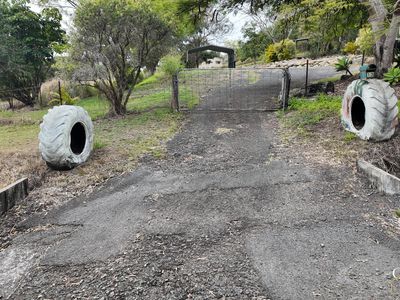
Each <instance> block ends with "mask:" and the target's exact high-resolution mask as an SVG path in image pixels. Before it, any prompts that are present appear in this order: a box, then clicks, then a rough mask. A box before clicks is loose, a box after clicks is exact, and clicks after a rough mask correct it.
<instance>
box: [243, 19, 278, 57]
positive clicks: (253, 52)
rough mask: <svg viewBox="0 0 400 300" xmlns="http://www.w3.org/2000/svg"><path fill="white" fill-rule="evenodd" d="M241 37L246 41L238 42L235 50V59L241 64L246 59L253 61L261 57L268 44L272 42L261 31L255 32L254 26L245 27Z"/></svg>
mask: <svg viewBox="0 0 400 300" xmlns="http://www.w3.org/2000/svg"><path fill="white" fill-rule="evenodd" d="M243 36H244V38H245V39H246V41H245V42H243V41H240V42H239V43H238V49H237V58H238V60H240V61H242V62H243V61H245V60H247V59H252V60H253V61H255V60H257V59H258V58H260V57H262V56H263V54H264V52H265V49H266V48H267V46H268V44H271V43H272V42H273V41H272V39H271V37H270V36H268V35H267V34H266V33H265V32H263V31H257V29H256V28H255V27H254V26H251V27H245V28H244V29H243Z"/></svg>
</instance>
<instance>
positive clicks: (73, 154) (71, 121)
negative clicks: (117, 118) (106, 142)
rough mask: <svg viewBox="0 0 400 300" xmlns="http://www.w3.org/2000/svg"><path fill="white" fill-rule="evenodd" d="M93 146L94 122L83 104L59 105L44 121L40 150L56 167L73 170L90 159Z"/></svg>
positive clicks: (50, 164)
mask: <svg viewBox="0 0 400 300" xmlns="http://www.w3.org/2000/svg"><path fill="white" fill-rule="evenodd" d="M92 149H93V123H92V120H91V119H90V116H89V114H88V113H87V112H86V110H84V109H83V108H82V107H79V106H72V105H61V106H55V107H53V108H51V109H49V111H48V113H47V114H46V115H45V116H44V117H43V122H42V124H40V133H39V150H40V153H41V155H42V158H43V159H44V160H45V161H46V163H47V165H48V166H49V167H51V168H53V169H57V170H60V169H61V170H62V169H72V168H74V167H75V166H77V165H80V164H82V163H84V162H86V161H87V160H88V158H89V156H90V153H91V152H92Z"/></svg>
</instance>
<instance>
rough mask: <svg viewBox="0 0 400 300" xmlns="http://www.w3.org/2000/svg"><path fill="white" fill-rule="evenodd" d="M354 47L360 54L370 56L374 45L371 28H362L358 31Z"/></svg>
mask: <svg viewBox="0 0 400 300" xmlns="http://www.w3.org/2000/svg"><path fill="white" fill-rule="evenodd" d="M356 45H357V46H358V48H359V49H360V51H361V52H365V53H366V54H372V52H373V49H374V45H375V38H374V34H373V32H372V28H371V26H367V27H363V28H361V29H360V30H359V31H358V37H357V39H356Z"/></svg>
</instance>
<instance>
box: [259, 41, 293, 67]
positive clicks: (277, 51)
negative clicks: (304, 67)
mask: <svg viewBox="0 0 400 300" xmlns="http://www.w3.org/2000/svg"><path fill="white" fill-rule="evenodd" d="M295 55H296V44H295V42H293V41H292V40H289V39H286V40H282V41H280V42H278V43H275V44H271V45H269V46H268V47H267V49H266V50H265V60H266V61H267V62H274V61H280V60H286V59H291V58H293V57H294V56H295Z"/></svg>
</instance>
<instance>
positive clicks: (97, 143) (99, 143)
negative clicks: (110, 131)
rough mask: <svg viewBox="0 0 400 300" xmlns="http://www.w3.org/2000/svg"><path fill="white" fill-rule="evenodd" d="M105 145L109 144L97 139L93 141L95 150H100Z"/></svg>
mask: <svg viewBox="0 0 400 300" xmlns="http://www.w3.org/2000/svg"><path fill="white" fill-rule="evenodd" d="M105 146H107V143H105V142H103V141H102V140H99V139H95V141H94V143H93V150H100V149H102V148H104V147H105Z"/></svg>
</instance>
